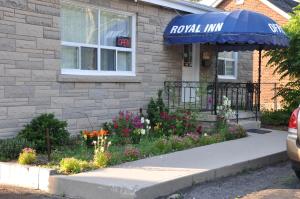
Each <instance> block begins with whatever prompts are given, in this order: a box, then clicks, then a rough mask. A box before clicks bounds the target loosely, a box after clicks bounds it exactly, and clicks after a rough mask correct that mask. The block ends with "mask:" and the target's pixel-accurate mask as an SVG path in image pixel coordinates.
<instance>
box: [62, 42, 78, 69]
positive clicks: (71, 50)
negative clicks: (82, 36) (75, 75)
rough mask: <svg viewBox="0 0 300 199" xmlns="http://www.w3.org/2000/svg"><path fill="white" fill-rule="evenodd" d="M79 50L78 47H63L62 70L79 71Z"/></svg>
mask: <svg viewBox="0 0 300 199" xmlns="http://www.w3.org/2000/svg"><path fill="white" fill-rule="evenodd" d="M77 57H78V48H77V47H69V46H63V47H62V68H70V69H78V68H79V64H78V59H77Z"/></svg>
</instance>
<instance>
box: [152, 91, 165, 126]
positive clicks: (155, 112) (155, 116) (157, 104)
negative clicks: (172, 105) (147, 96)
mask: <svg viewBox="0 0 300 199" xmlns="http://www.w3.org/2000/svg"><path fill="white" fill-rule="evenodd" d="M162 92H163V91H162V90H159V91H158V92H157V99H156V100H155V99H153V98H151V100H150V102H149V104H148V107H147V115H148V119H149V120H150V124H151V126H152V127H154V126H155V125H156V124H157V123H159V122H160V121H161V118H160V114H161V113H162V112H167V111H168V109H167V108H166V106H165V103H164V101H163V98H162Z"/></svg>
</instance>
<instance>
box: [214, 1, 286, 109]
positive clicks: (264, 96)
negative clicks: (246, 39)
mask: <svg viewBox="0 0 300 199" xmlns="http://www.w3.org/2000/svg"><path fill="white" fill-rule="evenodd" d="M217 8H219V9H223V10H226V11H233V10H237V9H247V10H253V11H255V12H259V13H262V14H264V15H266V16H268V17H270V18H272V19H273V20H275V21H276V22H277V23H278V24H279V25H284V24H286V23H287V22H288V19H286V18H284V17H283V16H282V15H280V14H279V13H277V12H276V11H275V10H273V9H271V8H270V7H268V6H267V5H266V4H264V3H263V2H262V1H260V0H244V3H243V4H236V1H235V0H224V1H223V2H222V3H220V4H219V5H218V7H217ZM247 59H248V58H247ZM248 60H249V62H248V64H249V65H251V66H253V72H252V79H253V81H254V82H257V80H258V52H254V53H253V55H252V59H248ZM267 62H268V58H263V60H262V89H261V103H262V107H263V108H267V109H276V108H280V99H272V98H273V97H274V92H276V90H274V88H275V86H279V85H280V84H285V83H287V82H288V78H286V79H284V80H281V81H279V79H280V75H278V74H273V73H274V69H272V68H269V67H266V65H267ZM274 83H276V85H275V84H274Z"/></svg>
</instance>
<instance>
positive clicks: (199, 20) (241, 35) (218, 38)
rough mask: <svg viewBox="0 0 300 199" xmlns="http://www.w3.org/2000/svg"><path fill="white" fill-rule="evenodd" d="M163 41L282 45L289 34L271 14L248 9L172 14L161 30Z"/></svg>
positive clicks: (225, 46) (243, 46)
mask: <svg viewBox="0 0 300 199" xmlns="http://www.w3.org/2000/svg"><path fill="white" fill-rule="evenodd" d="M164 39H165V43H166V44H190V43H200V44H211V45H217V46H219V47H220V48H223V49H224V50H254V49H259V48H260V49H272V48H284V47H288V45H289V38H288V37H287V36H286V34H285V32H284V31H283V30H282V28H281V27H280V26H279V25H278V24H277V23H276V22H275V21H274V20H272V19H271V18H269V17H267V16H265V15H263V14H260V13H256V12H252V11H248V10H236V11H233V12H208V13H204V14H188V15H183V16H177V17H175V18H174V19H173V20H172V21H171V22H170V23H169V25H168V26H167V28H166V30H165V32H164Z"/></svg>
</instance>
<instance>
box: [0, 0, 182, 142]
mask: <svg viewBox="0 0 300 199" xmlns="http://www.w3.org/2000/svg"><path fill="white" fill-rule="evenodd" d="M74 2H75V1H74ZM81 3H90V4H93V5H95V6H100V7H104V8H111V9H117V10H122V11H127V12H132V13H136V16H137V43H136V51H137V54H136V77H123V78H118V77H109V78H108V77H105V78H103V77H89V76H84V77H78V76H66V75H61V73H60V48H61V41H60V27H59V22H60V6H61V2H60V1H59V0H0V74H1V76H0V137H1V138H4V137H10V136H13V135H15V134H16V133H17V132H18V131H19V130H20V128H22V127H23V125H24V124H26V123H28V122H29V121H30V120H31V119H32V118H33V117H34V116H37V115H39V114H41V113H45V112H50V113H55V115H56V116H57V117H58V118H60V119H62V120H66V121H67V122H68V124H69V130H70V132H71V133H78V131H79V130H81V129H85V128H91V125H90V124H89V121H88V119H87V117H89V120H90V122H91V123H92V126H93V127H94V128H96V127H99V126H100V125H101V123H102V122H104V121H106V120H108V119H111V118H112V117H113V116H114V115H116V114H117V113H118V112H119V111H120V110H133V111H137V110H138V109H139V108H140V107H145V105H146V103H147V102H148V100H149V98H150V97H153V96H155V95H156V92H157V90H158V89H160V88H162V87H163V83H164V81H166V80H180V79H181V63H182V60H181V59H182V46H165V45H164V44H163V31H164V29H165V26H166V25H167V24H168V22H169V21H170V20H171V19H172V18H173V17H174V16H175V15H176V14H177V13H176V12H175V11H174V10H173V9H166V8H162V7H159V6H153V5H150V4H144V3H141V2H139V3H134V1H128V0H111V1H107V0H97V1H95V0H82V1H81Z"/></svg>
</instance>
